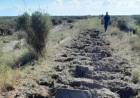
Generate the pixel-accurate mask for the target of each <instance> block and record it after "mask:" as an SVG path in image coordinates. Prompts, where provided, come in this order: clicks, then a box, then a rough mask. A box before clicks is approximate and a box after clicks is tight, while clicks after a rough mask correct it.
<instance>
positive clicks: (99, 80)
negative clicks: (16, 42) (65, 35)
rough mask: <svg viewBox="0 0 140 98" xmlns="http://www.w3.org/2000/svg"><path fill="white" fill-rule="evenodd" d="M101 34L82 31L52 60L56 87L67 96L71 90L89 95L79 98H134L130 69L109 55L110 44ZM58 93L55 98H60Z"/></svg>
mask: <svg viewBox="0 0 140 98" xmlns="http://www.w3.org/2000/svg"><path fill="white" fill-rule="evenodd" d="M102 34H103V33H102V32H100V31H99V30H95V29H92V30H84V31H82V32H80V33H79V36H78V38H76V39H73V41H72V44H71V45H70V46H66V47H65V49H66V53H64V54H62V55H61V56H60V57H59V59H56V60H55V61H56V62H57V63H58V64H59V66H57V67H56V68H55V69H56V71H57V74H56V75H54V76H53V78H54V79H56V85H57V86H56V87H59V88H61V89H62V88H65V90H64V91H66V90H68V91H69V92H70V91H71V89H78V90H80V91H85V90H86V91H89V92H90V94H91V95H90V97H82V98H131V97H132V98H133V97H134V98H135V96H136V95H137V94H138V89H139V87H138V85H137V84H134V83H133V82H132V78H131V69H132V65H130V64H128V63H127V61H126V60H124V59H122V58H120V57H115V56H113V55H112V49H111V48H110V43H109V42H108V41H106V40H105V39H104V38H103V36H102ZM61 91H62V92H63V89H62V90H61ZM61 91H60V92H61ZM60 92H59V93H56V98H59V96H61V93H62V92H61V93H60ZM73 92H74V91H73ZM67 93H68V92H67ZM71 93H72V92H71ZM71 93H70V94H71ZM62 94H65V93H64V92H63V93H62ZM72 94H74V93H72ZM82 94H83V93H82ZM77 96H78V95H77ZM79 96H80V95H79ZM62 98H79V97H62Z"/></svg>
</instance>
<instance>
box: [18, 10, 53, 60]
mask: <svg viewBox="0 0 140 98" xmlns="http://www.w3.org/2000/svg"><path fill="white" fill-rule="evenodd" d="M17 24H18V25H17V26H18V29H21V30H24V31H26V33H27V38H26V40H27V43H28V44H29V46H30V47H31V48H30V49H32V50H33V52H34V53H35V55H36V57H38V56H43V54H44V51H45V48H46V41H47V34H48V33H49V30H50V27H51V21H50V17H49V16H48V15H47V14H42V13H41V12H34V13H33V14H32V16H31V17H30V16H29V15H28V14H27V13H25V14H23V15H22V16H20V17H19V18H18V22H17Z"/></svg>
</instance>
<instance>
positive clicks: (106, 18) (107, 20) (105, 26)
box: [103, 12, 110, 32]
mask: <svg viewBox="0 0 140 98" xmlns="http://www.w3.org/2000/svg"><path fill="white" fill-rule="evenodd" d="M103 20H104V29H105V32H106V31H107V28H108V25H109V22H110V16H109V15H108V12H106V15H105V16H104V18H103Z"/></svg>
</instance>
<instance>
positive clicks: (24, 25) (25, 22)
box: [17, 13, 30, 32]
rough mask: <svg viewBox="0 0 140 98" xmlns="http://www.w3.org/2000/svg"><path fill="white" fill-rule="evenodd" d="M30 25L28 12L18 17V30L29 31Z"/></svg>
mask: <svg viewBox="0 0 140 98" xmlns="http://www.w3.org/2000/svg"><path fill="white" fill-rule="evenodd" d="M29 27H30V16H29V14H28V13H24V14H23V15H21V16H20V17H19V18H18V19H17V30H23V31H26V32H27V31H28V29H29Z"/></svg>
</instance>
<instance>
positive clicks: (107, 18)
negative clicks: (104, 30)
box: [104, 15, 110, 24]
mask: <svg viewBox="0 0 140 98" xmlns="http://www.w3.org/2000/svg"><path fill="white" fill-rule="evenodd" d="M109 21H110V16H109V15H105V16H104V23H105V24H109Z"/></svg>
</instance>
